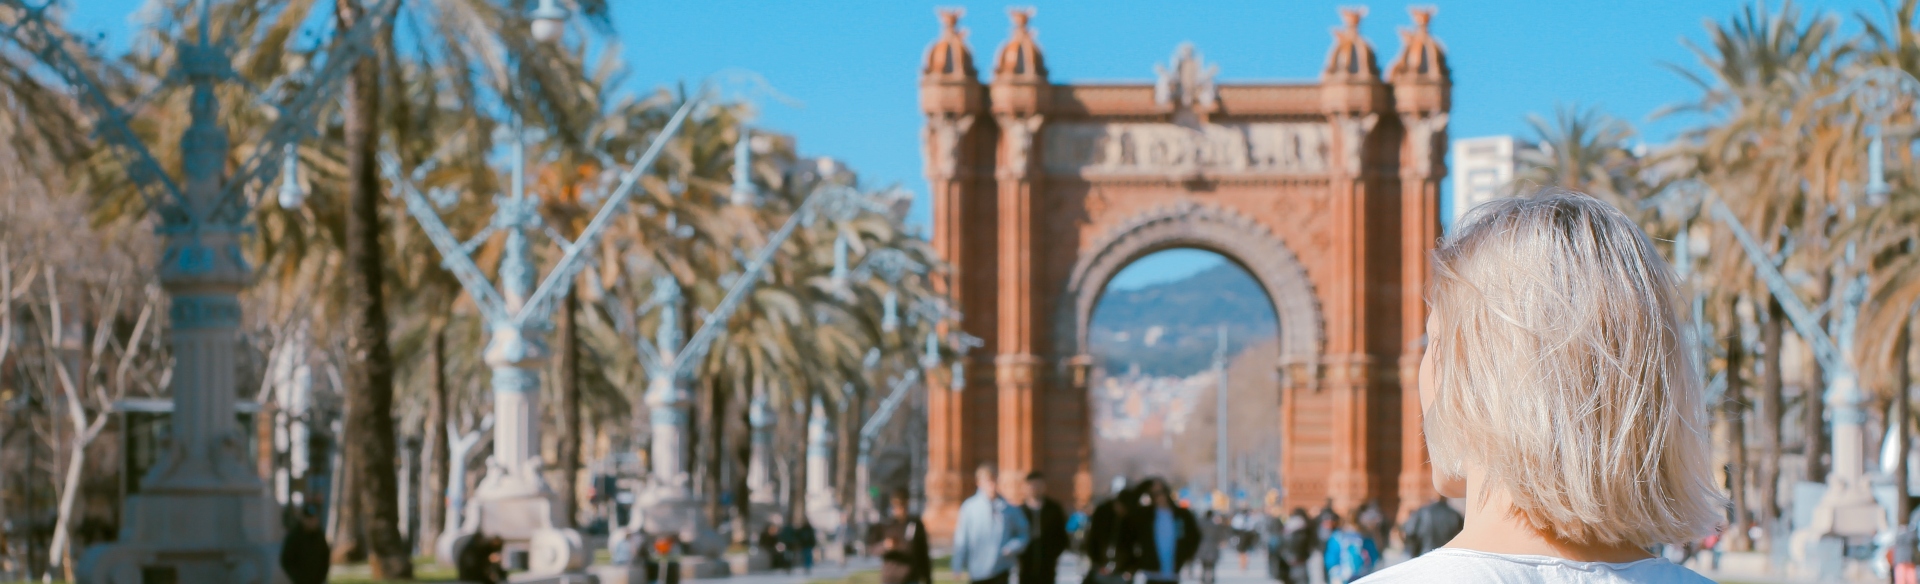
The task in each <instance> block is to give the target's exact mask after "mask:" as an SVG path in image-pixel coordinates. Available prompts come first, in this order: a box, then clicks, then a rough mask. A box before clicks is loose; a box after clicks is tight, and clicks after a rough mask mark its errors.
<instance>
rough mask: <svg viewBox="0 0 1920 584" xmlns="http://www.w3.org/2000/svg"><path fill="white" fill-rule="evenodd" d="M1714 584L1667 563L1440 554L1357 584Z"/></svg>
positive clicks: (1442, 550)
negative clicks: (1577, 560)
mask: <svg viewBox="0 0 1920 584" xmlns="http://www.w3.org/2000/svg"><path fill="white" fill-rule="evenodd" d="M1415 582H1418V583H1422V584H1426V583H1432V584H1451V583H1462V584H1466V583H1471V584H1483V583H1484V584H1713V581H1712V580H1708V579H1706V578H1705V577H1703V576H1701V575H1699V574H1695V573H1693V570H1688V569H1686V568H1683V567H1680V566H1677V565H1674V563H1673V562H1669V561H1667V560H1666V559H1665V558H1647V559H1644V560H1639V561H1635V562H1622V563H1614V562H1576V561H1573V560H1568V559H1562V558H1555V557H1550V556H1523V555H1508V554H1494V553H1487V552H1479V551H1473V550H1463V549H1458V548H1440V549H1437V550H1433V551H1431V552H1427V554H1426V555H1423V556H1420V557H1418V558H1414V559H1412V560H1408V561H1405V562H1401V563H1399V564H1397V565H1394V566H1393V567H1390V568H1387V569H1384V570H1381V571H1378V572H1374V573H1373V574H1372V575H1370V576H1367V577H1365V578H1361V579H1360V580H1359V582H1358V583H1357V584H1403V583H1415Z"/></svg>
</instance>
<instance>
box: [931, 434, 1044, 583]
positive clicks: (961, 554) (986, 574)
mask: <svg viewBox="0 0 1920 584" xmlns="http://www.w3.org/2000/svg"><path fill="white" fill-rule="evenodd" d="M973 480H974V483H975V484H977V485H978V486H979V489H980V490H979V491H978V492H975V493H974V494H973V496H972V497H968V498H967V500H966V502H963V503H961V504H960V519H959V522H958V524H957V525H955V526H954V528H953V557H952V558H951V559H950V561H951V563H952V564H953V571H954V572H955V574H956V575H958V576H960V580H961V581H963V582H973V583H975V584H1007V574H1008V573H1009V572H1011V571H1012V570H1013V568H1014V566H1015V565H1016V564H1017V563H1018V562H1019V560H1020V552H1022V551H1025V550H1026V549H1027V542H1028V541H1029V536H1028V530H1027V516H1026V514H1025V513H1022V512H1021V511H1020V508H1019V507H1016V506H1014V505H1013V504H1011V503H1008V502H1007V500H1006V499H1004V498H1001V497H1000V493H999V488H998V486H997V485H996V484H995V483H994V468H993V465H991V464H983V465H980V468H979V469H977V470H975V471H974V472H973Z"/></svg>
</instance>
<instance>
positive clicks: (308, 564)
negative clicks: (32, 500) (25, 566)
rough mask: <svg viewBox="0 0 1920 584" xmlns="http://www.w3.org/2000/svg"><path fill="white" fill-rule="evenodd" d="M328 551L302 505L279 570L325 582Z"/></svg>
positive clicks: (305, 583)
mask: <svg viewBox="0 0 1920 584" xmlns="http://www.w3.org/2000/svg"><path fill="white" fill-rule="evenodd" d="M3 543H5V542H4V541H0V544H3ZM0 551H4V549H0ZM331 554H332V548H331V547H328V546H327V534H326V532H325V531H322V530H321V529H320V513H319V512H318V511H317V510H315V509H314V508H313V507H312V506H307V505H303V506H301V507H300V511H299V512H298V514H297V517H296V518H295V520H294V522H293V526H292V529H290V530H288V531H287V538H286V539H285V540H283V541H281V542H280V569H281V571H284V572H286V573H287V580H290V581H292V582H293V584H325V582H326V581H327V571H328V570H329V569H331V568H332V565H331V561H332V560H331V558H330V557H329V556H330V555H331Z"/></svg>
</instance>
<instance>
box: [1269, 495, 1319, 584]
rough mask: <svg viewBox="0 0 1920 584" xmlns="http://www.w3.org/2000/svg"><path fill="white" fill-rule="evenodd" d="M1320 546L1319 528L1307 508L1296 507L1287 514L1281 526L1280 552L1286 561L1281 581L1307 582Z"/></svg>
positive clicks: (1291, 582) (1297, 583)
mask: <svg viewBox="0 0 1920 584" xmlns="http://www.w3.org/2000/svg"><path fill="white" fill-rule="evenodd" d="M1319 548H1320V539H1319V530H1318V528H1317V527H1316V526H1315V525H1314V524H1313V520H1311V519H1309V518H1307V510H1305V509H1301V508H1299V507H1295V508H1294V509H1293V513H1291V514H1289V515H1288V516H1287V521H1286V523H1284V524H1282V526H1281V528H1280V549H1279V551H1278V554H1279V555H1280V556H1281V557H1282V559H1283V560H1284V562H1285V569H1284V570H1283V571H1282V572H1281V574H1282V576H1281V577H1280V581H1281V582H1284V583H1286V584H1307V581H1308V578H1309V576H1308V574H1309V573H1310V572H1309V571H1308V570H1309V568H1308V566H1309V565H1310V563H1311V562H1312V561H1313V551H1314V550H1316V549H1319Z"/></svg>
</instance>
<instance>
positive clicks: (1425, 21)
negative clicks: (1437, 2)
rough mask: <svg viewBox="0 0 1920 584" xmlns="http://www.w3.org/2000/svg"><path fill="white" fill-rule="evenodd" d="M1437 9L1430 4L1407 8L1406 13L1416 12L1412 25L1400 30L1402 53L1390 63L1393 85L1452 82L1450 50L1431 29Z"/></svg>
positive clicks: (1388, 69) (1389, 69) (1389, 72)
mask: <svg viewBox="0 0 1920 584" xmlns="http://www.w3.org/2000/svg"><path fill="white" fill-rule="evenodd" d="M1435 11H1436V10H1435V9H1434V8H1433V7H1431V6H1416V7H1412V8H1408V9H1407V13H1408V14H1412V15H1413V28H1410V29H1401V30H1400V44H1401V45H1402V46H1401V48H1400V56H1398V57H1395V58H1394V59H1393V65H1391V66H1389V67H1387V71H1388V73H1387V75H1388V79H1390V80H1392V82H1393V84H1394V85H1402V84H1405V83H1408V82H1427V83H1440V84H1447V83H1450V82H1451V78H1452V76H1453V73H1452V71H1450V70H1448V69H1447V51H1446V49H1445V48H1443V47H1441V46H1440V41H1439V39H1435V38H1433V33H1432V31H1430V30H1428V26H1429V25H1431V24H1432V23H1433V13H1434V12H1435Z"/></svg>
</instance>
